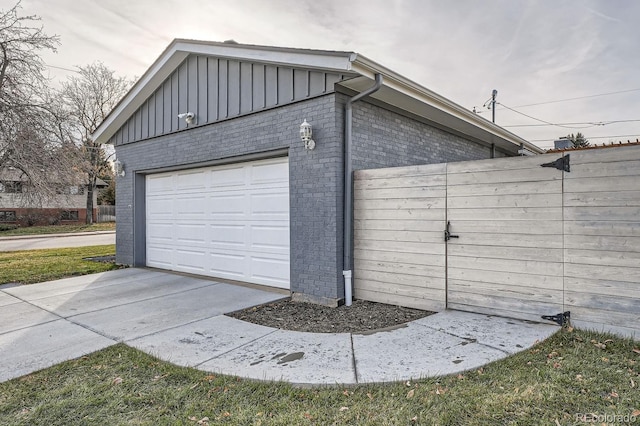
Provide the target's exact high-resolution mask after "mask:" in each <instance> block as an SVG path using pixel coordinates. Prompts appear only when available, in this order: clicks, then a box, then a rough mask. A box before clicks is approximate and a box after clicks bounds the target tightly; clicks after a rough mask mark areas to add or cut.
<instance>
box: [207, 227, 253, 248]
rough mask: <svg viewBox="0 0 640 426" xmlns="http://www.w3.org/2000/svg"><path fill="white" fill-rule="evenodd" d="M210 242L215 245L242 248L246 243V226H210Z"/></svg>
mask: <svg viewBox="0 0 640 426" xmlns="http://www.w3.org/2000/svg"><path fill="white" fill-rule="evenodd" d="M209 229H210V233H209V235H210V237H209V242H210V243H211V244H213V245H216V244H219V245H229V246H232V247H234V246H235V248H242V247H244V246H245V244H246V243H245V241H246V235H245V233H246V229H247V226H246V225H242V224H239V225H219V224H214V225H210V227H209ZM212 247H213V246H212Z"/></svg>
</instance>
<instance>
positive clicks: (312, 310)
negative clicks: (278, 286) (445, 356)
mask: <svg viewBox="0 0 640 426" xmlns="http://www.w3.org/2000/svg"><path fill="white" fill-rule="evenodd" d="M431 314H433V312H429V311H421V310H419V309H411V308H403V307H401V306H393V305H387V304H384V303H374V302H367V301H364V300H354V301H353V304H352V305H351V306H349V307H347V306H340V307H338V308H328V307H326V306H321V305H315V304H312V303H303V302H292V301H290V300H283V301H279V302H274V303H269V304H266V305H262V306H257V307H254V308H249V309H245V310H243V311H238V312H234V313H232V314H228V315H229V316H230V317H233V318H237V319H240V320H243V321H247V322H251V323H254V324H260V325H265V326H268V327H273V328H280V329H283V330H293V331H308V332H313V333H366V332H368V331H371V330H377V329H380V328H386V327H392V326H395V325H399V324H403V323H406V322H409V321H413V320H416V319H419V318H423V317H426V316H428V315H431Z"/></svg>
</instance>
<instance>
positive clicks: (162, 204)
mask: <svg viewBox="0 0 640 426" xmlns="http://www.w3.org/2000/svg"><path fill="white" fill-rule="evenodd" d="M173 207H174V202H173V199H172V198H161V197H153V198H151V197H147V203H146V208H147V216H150V217H153V218H154V219H163V218H169V219H172V218H173Z"/></svg>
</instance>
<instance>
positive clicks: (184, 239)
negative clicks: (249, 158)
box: [146, 158, 289, 288]
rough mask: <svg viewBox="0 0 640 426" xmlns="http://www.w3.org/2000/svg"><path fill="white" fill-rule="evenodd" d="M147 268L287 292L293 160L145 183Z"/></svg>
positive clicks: (240, 165) (195, 172) (174, 174)
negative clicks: (236, 281) (271, 287)
mask: <svg viewBox="0 0 640 426" xmlns="http://www.w3.org/2000/svg"><path fill="white" fill-rule="evenodd" d="M146 228H147V229H146V231H147V242H146V248H147V266H152V267H156V268H162V269H169V270H172V271H181V272H190V273H194V274H199V275H206V276H211V277H220V278H228V279H232V280H238V281H245V282H250V283H255V284H264V285H269V286H273V287H280V288H289V162H288V159H287V158H276V159H270V160H261V161H254V162H248V163H238V164H233V165H225V166H217V167H204V168H198V169H191V170H182V171H176V172H167V173H157V174H151V175H148V176H147V178H146Z"/></svg>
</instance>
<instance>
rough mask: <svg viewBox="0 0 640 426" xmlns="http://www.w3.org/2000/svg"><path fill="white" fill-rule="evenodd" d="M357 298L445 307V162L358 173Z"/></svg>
mask: <svg viewBox="0 0 640 426" xmlns="http://www.w3.org/2000/svg"><path fill="white" fill-rule="evenodd" d="M354 189H355V191H354V196H355V199H354V233H355V234H354V270H355V274H354V297H355V298H358V299H364V300H370V301H375V302H383V303H390V304H395V305H402V306H408V307H412V308H419V309H425V310H431V311H441V310H443V309H445V307H446V294H445V244H444V240H443V230H444V226H445V208H446V198H445V195H446V164H436V165H425V166H410V167H395V168H389V169H377V170H359V171H356V172H354Z"/></svg>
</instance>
